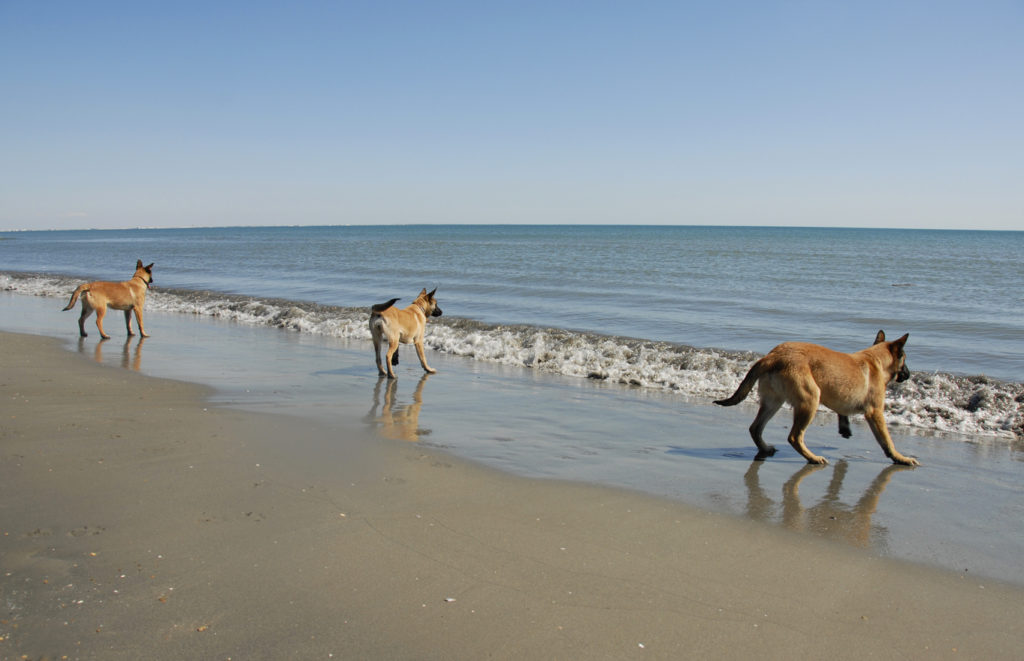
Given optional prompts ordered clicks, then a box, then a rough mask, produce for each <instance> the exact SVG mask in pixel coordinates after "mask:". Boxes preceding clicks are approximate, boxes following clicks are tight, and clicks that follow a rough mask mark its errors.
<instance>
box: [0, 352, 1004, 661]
mask: <svg viewBox="0 0 1024 661" xmlns="http://www.w3.org/2000/svg"><path fill="white" fill-rule="evenodd" d="M0 365H2V372H0V374H2V375H3V376H2V378H0V381H2V383H0V392H2V398H0V401H2V402H3V408H2V409H0V414H2V419H3V427H2V435H0V495H2V499H0V503H2V504H0V511H2V524H0V527H2V531H0V532H2V537H0V557H2V564H3V575H2V577H0V581H2V582H0V586H2V587H0V593H2V598H3V600H2V604H3V612H2V613H0V657H2V658H3V659H20V658H32V659H35V658H51V659H61V658H69V659H77V658H80V659H135V658H152V659H180V658H204V659H229V658H231V659H242V658H267V659H270V658H273V659H284V658H289V659H310V658H410V659H411V658H417V659H428V658H438V659H440V658H464V659H476V658H546V659H583V658H586V659H595V658H597V659H621V658H750V657H752V656H755V655H756V656H757V657H759V658H780V659H781V658H793V657H794V656H800V657H806V658H821V657H826V656H827V657H830V658H844V659H845V658H849V659H853V658H858V659H859V658H865V657H871V656H874V657H880V658H897V657H910V658H920V657H928V658H1007V659H1009V658H1017V657H1019V654H1020V650H1021V649H1024V633H1022V631H1021V629H1020V627H1019V615H1020V604H1021V603H1024V601H1022V599H1024V590H1022V589H1021V588H1020V587H1018V586H1015V585H1010V584H1000V583H999V582H996V581H991V580H983V579H978V578H975V577H974V576H972V575H969V574H968V573H954V572H948V571H942V570H938V569H933V568H928V567H923V566H919V565H915V564H911V563H907V562H901V561H898V560H893V559H889V558H881V557H878V556H876V555H873V554H869V553H866V552H864V551H862V550H859V549H856V548H851V547H847V546H843V545H839V544H834V543H830V542H827V541H822V540H819V539H815V538H812V537H808V536H804V535H796V534H794V533H791V532H789V531H786V530H783V529H780V528H777V527H773V526H766V525H762V524H758V523H757V522H753V521H746V520H741V519H738V518H734V517H728V516H722V515H719V514H715V513H709V512H705V511H702V510H699V509H695V508H691V507H688V506H685V505H682V504H679V503H676V502H672V501H666V500H661V499H656V498H651V497H647V496H644V495H638V494H636V493H633V492H629V491H623V490H616V489H611V488H600V487H592V486H586V485H580V484H571V483H564V482H559V481H552V480H533V479H525V478H520V477H515V476H510V475H506V474H503V473H499V472H496V471H492V470H489V469H486V468H481V467H480V466H478V465H475V464H470V463H467V462H463V461H460V460H457V459H455V458H453V457H452V456H450V455H448V454H445V453H441V452H436V451H433V450H431V449H430V448H426V447H424V446H423V445H422V444H414V443H404V442H398V441H386V440H382V439H381V438H379V437H375V436H373V435H371V434H370V433H368V432H367V430H366V429H365V428H363V427H360V426H359V425H352V426H351V427H350V428H345V427H343V426H342V427H339V426H338V425H337V424H333V425H325V424H321V423H319V422H318V421H316V420H315V419H312V418H311V419H302V420H299V419H296V418H295V417H292V416H282V415H267V414H261V413H258V412H247V411H239V410H232V409H227V408H222V407H217V406H213V405H212V404H211V403H210V401H209V400H208V396H209V395H210V394H211V393H210V391H209V390H208V389H206V388H203V387H200V386H196V385H192V384H187V383H182V382H178V381H171V380H163V379H155V378H151V377H147V376H145V375H142V374H138V373H135V372H133V371H131V370H123V369H111V368H109V367H105V366H102V365H97V364H95V362H93V361H91V360H87V359H86V358H85V357H83V356H80V355H76V354H73V353H69V352H68V351H66V350H65V349H63V348H62V347H61V342H60V341H58V340H55V339H52V338H44V337H37V336H29V335H20V334H3V335H2V336H0ZM282 441H287V442H282ZM300 446H308V447H314V446H315V447H316V448H317V452H314V453H304V452H296V451H294V449H295V448H296V447H300ZM310 457H315V460H312V459H310Z"/></svg>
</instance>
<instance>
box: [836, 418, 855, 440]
mask: <svg viewBox="0 0 1024 661" xmlns="http://www.w3.org/2000/svg"><path fill="white" fill-rule="evenodd" d="M839 435H840V436H842V437H843V438H850V437H851V436H853V430H852V429H850V419H849V418H848V417H846V416H845V415H841V416H839Z"/></svg>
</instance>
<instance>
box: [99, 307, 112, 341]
mask: <svg viewBox="0 0 1024 661" xmlns="http://www.w3.org/2000/svg"><path fill="white" fill-rule="evenodd" d="M105 316H107V308H106V306H105V305H104V306H100V307H98V308H96V328H97V329H98V330H99V332H100V337H102V338H103V339H104V340H109V339H110V336H109V335H107V334H106V332H105V331H104V330H103V317H105Z"/></svg>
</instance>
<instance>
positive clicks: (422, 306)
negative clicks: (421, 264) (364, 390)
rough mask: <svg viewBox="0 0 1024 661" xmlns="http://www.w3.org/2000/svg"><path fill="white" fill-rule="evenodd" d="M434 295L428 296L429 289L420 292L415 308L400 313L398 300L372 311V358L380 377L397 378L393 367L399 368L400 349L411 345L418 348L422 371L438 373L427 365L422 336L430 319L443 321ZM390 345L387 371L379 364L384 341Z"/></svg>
mask: <svg viewBox="0 0 1024 661" xmlns="http://www.w3.org/2000/svg"><path fill="white" fill-rule="evenodd" d="M436 291H437V287H434V291H432V292H430V293H427V290H426V288H424V289H423V291H421V292H420V295H419V296H417V297H416V300H415V301H413V302H412V305H410V306H409V307H407V308H405V309H404V310H399V309H397V308H395V307H394V305H395V301H397V300H398V299H397V298H393V299H391V300H390V301H388V302H387V303H378V304H377V305H374V306H373V307H372V308H370V335H371V336H372V337H373V357H374V358H376V359H377V371H378V372H379V373H380V375H381V376H384V375H387V377H388V378H389V379H393V378H395V373H394V371H392V369H391V366H392V365H397V364H398V345H399V343H402V344H409V343H412V344H413V345H415V346H416V354H417V355H418V356H419V357H420V365H422V366H423V369H424V370H426V371H427V372H429V373H430V374H434V373H435V372H437V370H435V369H433V368H432V367H430V365H427V357H426V356H425V355H424V354H423V334H424V333H425V332H426V330H427V317H440V316H441V308H439V307H437V299H435V298H434V293H435V292H436ZM385 339H386V340H387V341H388V348H387V356H386V360H385V361H384V362H385V364H387V368H388V369H387V371H386V372H385V371H384V367H383V366H382V365H381V364H380V346H381V343H382V342H383V340H385Z"/></svg>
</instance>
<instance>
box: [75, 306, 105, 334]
mask: <svg viewBox="0 0 1024 661" xmlns="http://www.w3.org/2000/svg"><path fill="white" fill-rule="evenodd" d="M91 314H92V306H91V305H89V304H88V303H86V302H85V300H83V301H82V314H80V315H78V335H79V337H89V334H88V333H86V332H85V320H86V319H88V318H89V315H91ZM101 332H102V331H101Z"/></svg>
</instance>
